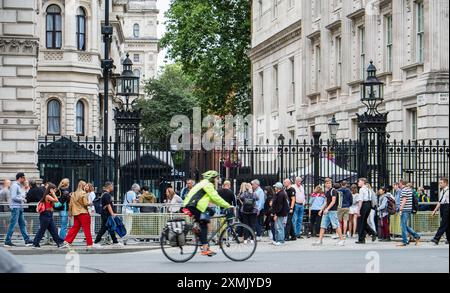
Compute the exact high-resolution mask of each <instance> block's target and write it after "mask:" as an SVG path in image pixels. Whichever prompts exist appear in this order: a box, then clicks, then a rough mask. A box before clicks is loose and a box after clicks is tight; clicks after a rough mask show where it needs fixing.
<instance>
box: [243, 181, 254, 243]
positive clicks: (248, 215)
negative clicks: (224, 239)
mask: <svg viewBox="0 0 450 293" xmlns="http://www.w3.org/2000/svg"><path fill="white" fill-rule="evenodd" d="M238 200H239V201H240V203H241V210H240V213H241V215H242V223H243V224H246V225H248V226H249V227H250V228H252V229H253V230H255V229H256V217H257V214H258V206H257V202H258V195H257V194H256V193H255V192H253V189H252V185H251V184H250V183H245V182H244V183H242V184H241V192H240V193H239V197H238ZM250 236H251V235H249V231H248V230H245V231H244V244H246V243H247V242H248V241H250V243H253V242H254V240H255V239H251V238H250Z"/></svg>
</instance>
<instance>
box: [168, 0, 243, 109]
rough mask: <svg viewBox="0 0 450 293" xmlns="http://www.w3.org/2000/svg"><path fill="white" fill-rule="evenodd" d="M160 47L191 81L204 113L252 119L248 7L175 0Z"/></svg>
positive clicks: (230, 1) (231, 0)
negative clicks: (166, 50)
mask: <svg viewBox="0 0 450 293" xmlns="http://www.w3.org/2000/svg"><path fill="white" fill-rule="evenodd" d="M166 18H167V21H166V28H167V33H166V34H165V35H164V37H163V38H162V40H161V46H162V47H165V48H167V49H168V56H169V57H170V58H172V59H174V60H176V61H177V62H180V63H181V64H182V68H183V71H184V72H186V73H187V74H188V75H189V76H192V78H193V81H194V84H195V88H194V94H195V96H196V97H197V98H198V101H199V103H200V106H201V107H202V108H203V111H204V112H208V113H212V114H216V115H220V116H223V115H225V114H248V113H249V112H250V99H251V79H250V72H251V63H250V59H249V57H248V52H249V50H250V46H251V25H250V2H249V1H248V0H226V1H224V0H208V1H205V0H172V2H171V5H170V8H169V10H168V11H167V13H166Z"/></svg>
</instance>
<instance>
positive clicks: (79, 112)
mask: <svg viewBox="0 0 450 293" xmlns="http://www.w3.org/2000/svg"><path fill="white" fill-rule="evenodd" d="M75 132H76V134H77V135H84V103H83V102H82V101H78V103H77V106H76V130H75Z"/></svg>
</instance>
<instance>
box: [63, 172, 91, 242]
mask: <svg viewBox="0 0 450 293" xmlns="http://www.w3.org/2000/svg"><path fill="white" fill-rule="evenodd" d="M85 187H86V182H84V181H83V180H81V181H80V182H78V188H77V190H76V191H75V192H74V193H73V195H72V198H71V200H70V204H69V216H71V217H73V226H72V228H71V229H70V230H69V233H68V234H67V237H66V239H65V244H67V245H71V244H72V243H73V241H74V240H75V238H76V237H77V234H78V232H79V231H80V228H83V232H84V237H85V238H86V244H87V247H88V248H90V247H92V244H93V243H92V234H91V216H90V214H89V195H88V193H86V191H85Z"/></svg>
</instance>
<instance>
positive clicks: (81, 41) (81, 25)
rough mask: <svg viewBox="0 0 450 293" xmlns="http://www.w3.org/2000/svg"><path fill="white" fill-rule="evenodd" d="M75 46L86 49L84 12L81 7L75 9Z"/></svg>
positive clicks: (82, 49)
mask: <svg viewBox="0 0 450 293" xmlns="http://www.w3.org/2000/svg"><path fill="white" fill-rule="evenodd" d="M77 48H78V50H80V51H85V50H86V12H85V11H84V9H83V8H82V7H79V8H78V10H77Z"/></svg>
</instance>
